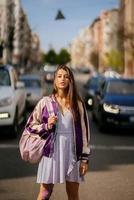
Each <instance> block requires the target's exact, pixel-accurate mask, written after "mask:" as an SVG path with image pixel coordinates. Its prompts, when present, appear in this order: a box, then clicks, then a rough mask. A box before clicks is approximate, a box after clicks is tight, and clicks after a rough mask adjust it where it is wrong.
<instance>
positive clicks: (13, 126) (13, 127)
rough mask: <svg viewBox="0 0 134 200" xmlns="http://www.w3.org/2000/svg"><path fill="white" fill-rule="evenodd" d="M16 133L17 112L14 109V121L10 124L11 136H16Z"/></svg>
mask: <svg viewBox="0 0 134 200" xmlns="http://www.w3.org/2000/svg"><path fill="white" fill-rule="evenodd" d="M17 135H18V112H17V111H16V113H15V117H14V123H13V125H12V126H11V137H12V138H16V137H17Z"/></svg>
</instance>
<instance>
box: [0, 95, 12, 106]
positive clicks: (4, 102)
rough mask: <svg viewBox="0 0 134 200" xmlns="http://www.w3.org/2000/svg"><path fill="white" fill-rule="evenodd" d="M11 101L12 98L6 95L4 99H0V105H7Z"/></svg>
mask: <svg viewBox="0 0 134 200" xmlns="http://www.w3.org/2000/svg"><path fill="white" fill-rule="evenodd" d="M11 103H12V98H11V97H7V98H4V99H1V100H0V106H1V107H3V106H8V105H10V104H11Z"/></svg>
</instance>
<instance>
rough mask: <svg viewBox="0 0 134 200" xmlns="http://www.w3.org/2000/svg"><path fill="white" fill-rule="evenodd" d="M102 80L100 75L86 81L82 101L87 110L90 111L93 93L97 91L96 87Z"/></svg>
mask: <svg viewBox="0 0 134 200" xmlns="http://www.w3.org/2000/svg"><path fill="white" fill-rule="evenodd" d="M102 80H103V77H102V76H100V75H97V76H93V77H92V78H90V79H88V81H87V82H86V84H85V85H84V90H85V93H84V101H85V104H86V107H87V108H89V109H92V107H93V99H94V95H95V92H96V91H97V90H98V87H99V85H100V83H101V81H102Z"/></svg>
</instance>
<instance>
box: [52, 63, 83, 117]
mask: <svg viewBox="0 0 134 200" xmlns="http://www.w3.org/2000/svg"><path fill="white" fill-rule="evenodd" d="M60 69H63V70H64V71H66V72H67V73H68V75H69V86H68V91H67V100H68V102H69V106H70V108H71V111H72V114H73V116H74V120H77V117H78V116H79V114H78V113H79V107H78V101H81V102H82V100H81V97H80V96H79V94H78V92H77V88H76V84H75V80H74V75H73V73H72V71H71V70H70V68H69V67H67V66H66V65H59V66H58V67H57V69H56V71H55V73H54V89H53V94H54V95H55V94H56V93H57V89H56V87H55V78H56V75H57V72H58V71H59V70H60Z"/></svg>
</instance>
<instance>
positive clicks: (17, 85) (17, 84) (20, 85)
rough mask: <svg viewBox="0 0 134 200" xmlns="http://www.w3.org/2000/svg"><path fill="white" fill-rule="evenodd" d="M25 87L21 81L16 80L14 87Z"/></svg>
mask: <svg viewBox="0 0 134 200" xmlns="http://www.w3.org/2000/svg"><path fill="white" fill-rule="evenodd" d="M23 88H25V84H24V83H23V82H22V81H17V82H16V89H23Z"/></svg>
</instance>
